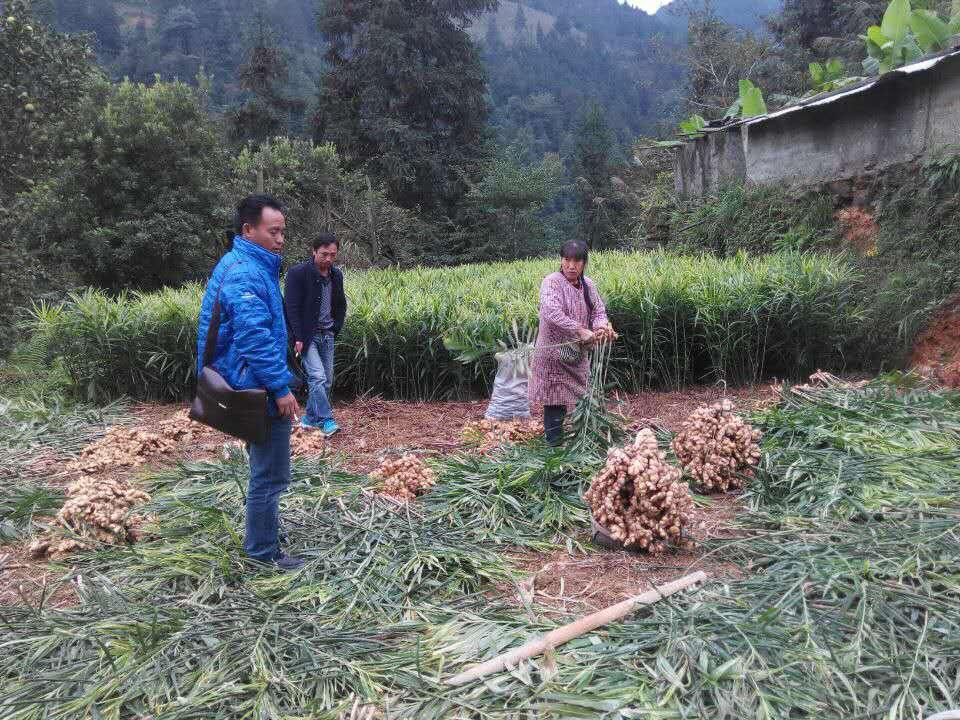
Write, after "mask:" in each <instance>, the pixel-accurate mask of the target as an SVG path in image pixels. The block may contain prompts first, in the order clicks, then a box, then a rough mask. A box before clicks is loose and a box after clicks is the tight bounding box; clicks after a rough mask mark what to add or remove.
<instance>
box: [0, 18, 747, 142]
mask: <svg viewBox="0 0 960 720" xmlns="http://www.w3.org/2000/svg"><path fill="white" fill-rule="evenodd" d="M36 1H37V7H38V8H42V9H43V14H44V16H45V17H46V18H47V19H49V20H52V21H53V23H54V24H55V25H56V26H57V27H58V28H59V29H61V30H64V31H67V32H91V33H95V35H96V50H97V56H98V58H99V60H100V62H101V64H102V65H103V66H104V67H105V68H106V69H107V71H108V72H109V73H110V74H111V75H112V76H113V77H115V78H117V79H119V78H122V77H129V78H131V79H132V80H137V81H145V82H149V81H150V80H151V79H152V78H153V77H154V75H155V74H157V73H159V74H160V75H161V76H162V77H164V78H168V79H169V78H173V77H179V78H180V79H182V80H185V81H187V82H193V81H194V80H195V77H196V75H197V73H198V71H199V70H200V69H201V68H202V69H203V71H204V72H205V73H206V74H207V75H208V76H212V91H211V102H212V105H213V106H214V107H216V108H219V109H227V108H230V107H233V106H236V105H237V104H239V103H241V102H243V100H244V93H243V92H242V90H241V89H240V88H239V86H238V84H237V71H238V68H239V66H240V64H241V63H242V62H243V61H244V59H245V56H246V54H247V49H248V48H249V47H250V45H251V42H252V40H253V39H254V38H255V37H257V36H258V35H259V34H260V33H262V32H266V33H267V34H268V35H269V36H270V37H272V38H274V39H275V41H276V43H277V45H278V46H279V47H280V48H281V49H282V50H283V51H284V53H285V55H286V58H287V60H288V65H289V84H288V88H287V90H286V92H287V94H288V95H290V96H293V97H300V98H303V99H304V100H306V101H307V103H308V109H307V112H306V115H305V117H306V118H308V117H309V116H310V114H311V112H312V107H311V106H313V105H314V104H315V103H316V97H317V92H316V87H317V80H318V79H319V77H320V76H321V75H322V73H323V72H324V67H325V66H324V61H323V54H324V51H325V49H326V45H325V43H324V41H323V38H322V37H321V36H320V34H319V32H318V30H317V24H316V17H315V13H316V8H317V6H318V0H257V2H256V3H252V2H250V0H202V1H201V0H196V1H195V2H190V1H189V0H36ZM757 1H758V2H759V0H757ZM0 2H2V0H0ZM739 2H740V4H744V0H739ZM258 9H259V10H258ZM664 20H665V17H664V16H662V15H657V16H655V17H654V16H651V15H648V14H647V13H645V12H643V11H642V10H639V9H637V8H634V7H631V6H630V5H626V4H621V3H620V2H618V0H520V1H519V2H518V1H517V0H501V2H500V6H499V8H498V9H497V11H496V12H493V13H488V14H486V15H484V16H483V17H481V18H480V19H479V20H478V21H477V22H476V23H474V24H473V25H472V26H471V27H469V28H468V30H467V31H468V33H469V34H470V36H471V37H472V38H473V40H474V41H475V42H476V44H477V47H478V50H479V52H480V54H481V56H482V58H483V61H484V64H485V66H486V68H487V73H488V77H489V82H490V100H491V105H492V108H493V113H492V117H491V121H492V124H493V127H494V129H495V130H496V132H497V134H498V136H499V139H500V140H501V141H502V142H506V143H510V142H515V141H519V142H521V144H523V145H524V146H526V147H527V149H528V150H529V151H530V153H531V154H532V156H533V157H538V156H539V155H541V154H542V153H544V152H560V153H561V154H563V155H564V156H565V157H567V158H569V157H570V154H571V152H572V143H573V134H572V133H573V130H574V128H575V127H576V125H577V122H578V120H579V118H580V117H581V116H582V114H583V113H584V111H585V110H586V109H587V108H588V107H589V106H590V105H591V104H593V103H599V104H600V105H602V106H603V107H604V109H605V110H606V115H607V120H608V122H609V123H610V126H611V128H612V129H613V131H614V132H615V134H616V136H617V138H618V140H619V141H620V143H621V144H623V145H626V144H628V143H629V142H630V141H631V140H633V139H634V138H635V137H636V136H637V135H640V134H650V133H653V132H654V131H655V128H656V127H657V125H658V124H661V123H669V122H670V121H672V119H673V115H674V114H675V109H676V107H677V105H678V97H677V88H679V87H680V85H681V81H682V69H681V68H679V67H677V66H675V64H674V63H675V62H676V61H675V59H671V58H675V57H676V53H670V52H666V51H665V47H666V46H668V45H670V44H671V43H673V44H675V43H678V42H682V41H683V40H682V37H683V29H682V28H679V27H678V26H677V23H676V18H674V19H673V20H672V21H670V20H668V21H666V22H665V21H664ZM301 127H302V124H300V125H297V126H293V125H292V126H291V130H297V129H299V128H301Z"/></svg>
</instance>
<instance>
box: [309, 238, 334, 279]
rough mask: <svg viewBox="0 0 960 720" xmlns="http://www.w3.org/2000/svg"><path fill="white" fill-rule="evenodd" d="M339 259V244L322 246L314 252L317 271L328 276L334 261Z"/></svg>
mask: <svg viewBox="0 0 960 720" xmlns="http://www.w3.org/2000/svg"><path fill="white" fill-rule="evenodd" d="M336 259H337V244H336V243H330V244H329V245H321V246H320V247H318V248H317V249H316V250H314V251H313V262H314V263H315V264H316V266H317V270H319V271H320V272H321V273H323V274H326V273H328V272H330V268H331V267H333V262H334V260H336Z"/></svg>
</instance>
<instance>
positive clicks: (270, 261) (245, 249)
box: [233, 235, 282, 275]
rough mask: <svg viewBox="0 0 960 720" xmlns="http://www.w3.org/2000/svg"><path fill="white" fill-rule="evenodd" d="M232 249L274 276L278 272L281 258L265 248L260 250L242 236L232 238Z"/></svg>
mask: <svg viewBox="0 0 960 720" xmlns="http://www.w3.org/2000/svg"><path fill="white" fill-rule="evenodd" d="M233 249H234V250H236V251H237V252H240V253H243V254H244V255H248V256H249V257H250V258H251V259H253V260H254V261H256V262H257V263H259V264H260V265H261V266H263V267H264V268H266V269H267V270H269V271H270V272H272V273H273V274H274V275H276V274H277V273H278V272H280V261H281V259H282V258H281V257H280V256H279V255H277V254H276V253H272V252H270V251H269V250H267V249H266V248H262V247H260V246H259V245H257V244H256V243H252V242H250V241H249V240H247V239H246V238H244V237H243V236H242V235H235V236H234V238H233Z"/></svg>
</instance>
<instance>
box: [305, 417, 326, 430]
mask: <svg viewBox="0 0 960 720" xmlns="http://www.w3.org/2000/svg"><path fill="white" fill-rule="evenodd" d="M300 427H302V428H303V429H304V430H320V429H322V428H323V424H322V423H315V422H310V421H309V420H307V419H306V418H300Z"/></svg>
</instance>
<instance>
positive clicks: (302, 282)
mask: <svg viewBox="0 0 960 720" xmlns="http://www.w3.org/2000/svg"><path fill="white" fill-rule="evenodd" d="M339 249H340V243H339V242H338V241H337V238H336V237H334V235H333V234H332V233H320V234H319V235H317V237H316V238H315V239H314V241H313V257H312V258H311V259H310V260H307V261H306V262H304V263H300V264H299V265H295V266H294V267H292V268H290V271H289V272H288V273H287V281H286V301H287V311H288V317H289V319H290V331H291V332H292V333H293V343H294V345H293V346H294V349H295V350H296V351H297V353H298V354H300V355H301V356H302V357H303V367H304V369H305V370H306V371H307V378H308V382H309V386H310V397H309V399H308V400H307V411H306V413H305V414H304V417H303V420H302V421H301V423H300V424H301V426H302V427H304V428H320V429H321V430H323V434H324V435H326V436H327V437H330V436H331V435H334V434H336V433H337V432H339V430H340V428H339V427H338V426H337V423H336V422H335V421H334V419H333V409H332V408H331V407H330V387H331V386H332V385H333V341H334V339H335V338H336V337H337V335H338V334H339V333H340V330H341V329H342V328H343V321H344V318H346V316H347V296H346V294H345V293H344V291H343V273H342V272H340V270H339V269H338V268H336V267H334V265H333V263H334V261H335V260H336V259H337V252H338V251H339Z"/></svg>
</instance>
